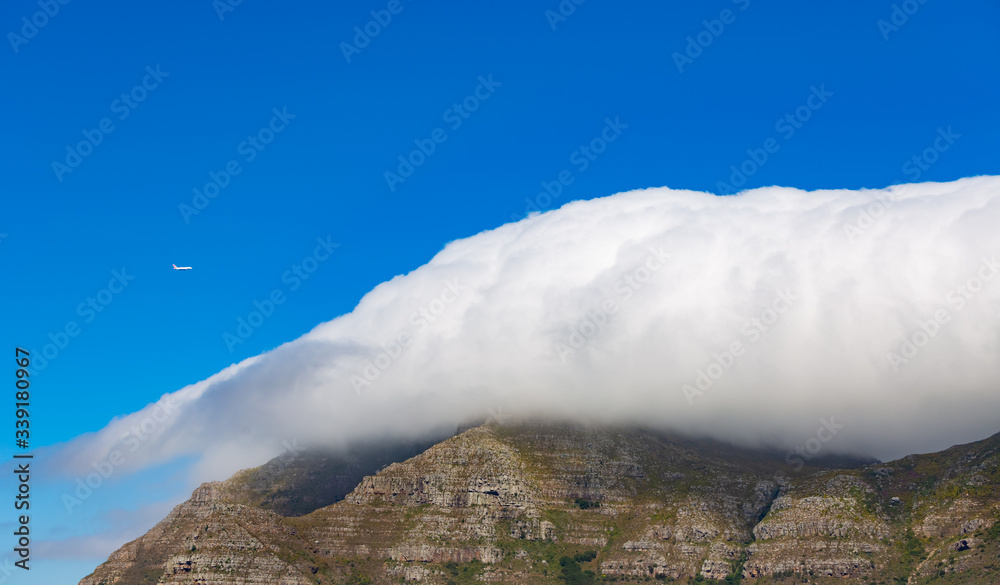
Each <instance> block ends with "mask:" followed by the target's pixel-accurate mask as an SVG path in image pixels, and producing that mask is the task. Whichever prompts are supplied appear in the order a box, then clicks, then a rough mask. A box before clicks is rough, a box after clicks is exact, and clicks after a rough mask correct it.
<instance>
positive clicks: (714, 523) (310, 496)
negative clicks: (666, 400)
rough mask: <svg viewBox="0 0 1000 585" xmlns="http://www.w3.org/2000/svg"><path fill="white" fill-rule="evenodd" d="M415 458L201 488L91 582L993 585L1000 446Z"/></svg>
mask: <svg viewBox="0 0 1000 585" xmlns="http://www.w3.org/2000/svg"><path fill="white" fill-rule="evenodd" d="M408 449H409V450H410V451H417V450H418V447H417V446H415V445H410V446H409V447H408ZM408 455H409V453H408V451H407V449H397V450H394V451H393V450H390V451H383V452H382V455H381V457H382V459H380V460H378V461H377V462H376V463H377V464H378V465H376V466H375V469H379V468H381V466H382V464H383V463H385V462H387V461H388V460H389V459H392V458H394V457H395V458H397V459H401V460H398V461H396V462H393V463H391V464H388V466H386V467H384V468H382V469H381V470H380V471H378V472H377V473H375V472H372V473H367V471H368V470H370V469H372V467H373V466H372V465H371V464H368V466H367V467H365V473H359V469H360V468H361V467H363V466H361V465H359V463H358V460H357V459H356V458H347V459H345V460H343V461H341V460H336V459H335V458H334V459H331V458H330V457H329V456H325V455H324V456H320V455H307V456H303V457H301V458H299V459H297V460H296V461H295V462H294V463H293V464H287V463H285V464H284V466H283V467H282V468H280V469H278V468H277V463H276V462H273V461H272V462H271V463H269V464H268V465H265V466H262V467H261V468H257V469H255V470H248V471H244V472H240V473H238V474H236V475H235V476H234V477H233V478H230V479H229V480H227V481H225V482H215V483H210V484H205V485H203V486H201V487H199V488H198V489H197V490H196V491H195V492H194V494H193V495H192V497H191V499H189V500H188V501H187V502H185V503H183V504H181V505H179V506H177V507H176V508H175V509H174V510H173V511H172V512H171V513H170V515H168V516H167V517H166V518H165V519H164V520H163V521H162V522H160V523H159V524H158V525H157V526H156V527H154V528H153V529H152V530H150V531H149V532H148V533H147V534H146V535H144V536H142V537H140V538H139V539H137V540H135V541H133V542H131V543H128V544H126V545H125V546H123V547H122V548H121V549H119V550H118V551H116V552H115V553H114V554H113V555H112V556H111V557H110V558H109V559H108V561H107V562H106V563H104V564H102V565H101V566H100V567H98V568H97V570H96V571H95V572H94V573H93V574H91V575H90V576H88V577H86V578H85V579H83V580H82V581H81V582H80V584H81V585H115V584H128V585H133V584H142V583H149V584H153V583H162V584H170V585H175V584H176V585H180V584H194V583H199V584H206V585H207V584H222V583H226V584H258V583H259V584H264V583H267V584H274V583H279V584H282V585H293V584H294V585H300V584H302V585H304V584H316V585H322V584H334V583H337V584H340V583H350V584H355V585H357V584H362V583H368V584H373V585H374V584H383V583H403V582H414V583H426V584H440V585H460V584H470V583H510V584H518V585H524V584H532V585H533V584H545V583H553V584H555V583H568V584H587V583H603V582H620V583H633V582H646V581H664V582H671V581H675V582H684V583H686V582H694V581H698V582H709V583H710V582H712V581H713V580H719V582H724V583H734V582H739V581H743V582H746V583H781V582H788V583H843V584H845V585H847V584H853V583H865V584H866V585H867V584H870V583H878V584H886V585H889V584H896V583H920V584H931V583H942V584H943V583H973V584H977V583H984V584H985V583H990V584H994V583H1000V523H997V522H996V520H997V518H998V515H1000V435H997V436H994V437H991V438H990V439H986V440H984V441H980V442H977V443H972V444H969V445H961V446H956V447H952V448H951V449H948V450H946V451H942V452H940V453H935V454H929V455H914V456H909V457H906V458H903V459H900V460H898V461H894V462H890V463H874V464H869V465H858V466H856V467H853V468H838V467H832V466H817V465H813V466H811V467H809V466H807V467H805V468H803V469H801V470H796V469H795V468H794V467H791V466H789V465H787V464H786V463H785V462H784V460H783V458H781V457H778V456H774V455H773V454H768V453H762V452H754V451H748V450H744V449H738V448H736V447H731V446H726V445H721V444H718V443H712V442H708V441H694V440H685V439H681V438H678V437H671V436H668V435H664V434H662V433H657V432H654V431H649V430H640V429H614V428H586V427H579V426H572V425H565V424H543V423H519V424H510V425H500V424H486V425H482V426H478V427H475V428H472V429H470V430H467V431H465V432H462V433H460V434H458V435H456V436H453V437H451V438H449V439H446V440H444V441H441V442H440V443H437V444H435V445H433V446H431V447H430V448H428V449H426V450H419V452H418V453H414V456H412V457H409V458H405V457H406V456H408ZM372 456H373V455H372V453H368V455H367V457H372ZM375 456H376V458H377V454H376V455H375ZM324 457H325V459H324ZM320 460H322V461H324V462H325V463H317V462H318V461H320ZM345 470H353V473H354V475H353V476H352V475H351V472H349V471H346V472H345ZM338 474H339V475H338ZM331 478H332V479H331ZM338 478H339V479H338ZM352 482H353V483H354V485H355V487H354V488H353V490H351V491H349V492H348V491H347V490H346V489H344V485H346V484H349V483H352ZM317 485H328V486H333V487H332V488H328V489H325V490H318V491H317ZM334 488H336V489H334ZM337 490H339V491H337ZM330 500H335V501H334V502H332V503H331V502H330Z"/></svg>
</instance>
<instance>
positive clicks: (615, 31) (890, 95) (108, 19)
mask: <svg viewBox="0 0 1000 585" xmlns="http://www.w3.org/2000/svg"><path fill="white" fill-rule="evenodd" d="M43 4H44V2H43ZM52 5H53V6H58V12H57V13H56V14H55V15H54V16H51V17H47V18H46V17H42V16H34V15H35V14H36V13H39V11H41V10H42V8H40V4H39V3H37V2H29V1H24V0H17V1H14V2H8V3H5V4H4V6H3V8H2V9H0V14H2V20H0V22H2V23H3V27H4V32H5V33H11V34H7V35H6V37H7V41H8V44H7V46H6V47H5V49H3V50H0V55H2V56H0V59H2V62H3V71H4V77H5V84H4V90H3V91H2V92H0V95H2V98H0V99H2V105H3V109H4V111H5V112H6V116H5V118H6V119H5V120H4V130H5V134H6V136H7V140H6V141H5V148H4V156H3V162H2V163H0V164H2V165H3V172H2V173H0V181H2V182H3V184H2V187H0V188H2V191H3V193H4V213H3V215H2V216H0V234H5V237H4V238H3V239H2V240H0V264H2V267H3V272H4V274H5V275H6V286H5V287H4V291H3V293H2V294H3V295H4V301H5V302H4V306H5V309H6V310H5V311H4V325H5V326H4V328H3V331H4V334H3V340H4V345H5V346H6V347H7V348H8V350H9V351H10V352H11V353H12V354H13V348H14V347H15V346H20V347H25V348H27V349H30V350H32V351H34V352H37V353H41V352H42V350H43V349H44V348H45V346H46V344H49V343H52V344H53V345H52V347H51V348H50V349H49V355H51V356H53V357H52V358H51V359H48V360H46V362H47V363H46V364H45V366H44V368H40V367H39V363H40V362H38V361H36V368H35V369H36V372H35V376H34V377H33V378H32V383H33V388H34V389H35V392H34V393H33V395H32V403H33V404H32V411H31V415H32V419H31V422H32V427H31V428H32V436H31V439H32V446H33V447H43V446H49V445H55V444H57V443H61V442H65V441H68V440H71V439H73V438H74V437H77V436H79V435H81V434H83V433H88V432H94V431H97V430H99V429H101V428H102V427H104V426H105V425H106V424H107V423H108V421H110V420H111V419H113V418H114V417H116V416H120V415H123V414H126V413H129V412H133V411H136V410H138V409H140V408H142V407H143V406H145V405H147V404H149V403H150V402H153V401H155V400H156V399H157V398H159V397H160V396H161V395H163V394H164V393H167V392H171V391H174V390H177V389H179V388H181V387H183V386H185V385H187V384H191V383H194V382H197V381H199V380H202V379H204V378H206V377H208V376H210V375H211V374H213V373H215V372H218V371H219V370H221V369H223V368H224V367H226V366H228V365H230V364H232V363H235V362H238V361H240V360H242V359H244V358H246V357H249V356H253V355H256V354H258V353H260V352H262V351H266V350H268V349H271V348H274V347H276V346H278V345H279V344H281V343H283V342H286V341H289V340H292V339H294V338H296V337H298V336H300V335H302V334H303V333H305V332H307V331H309V330H310V329H312V328H313V327H314V326H316V325H317V324H319V323H322V322H324V321H328V320H330V319H332V318H334V317H336V316H338V315H341V314H344V313H347V312H349V311H350V310H351V309H352V308H353V307H354V306H355V305H356V304H357V302H358V301H359V299H360V298H361V297H362V296H363V295H364V294H365V293H366V292H367V291H369V290H371V289H372V287H374V286H375V285H377V284H378V283H381V282H384V281H386V280H388V279H390V278H392V277H393V276H395V275H398V274H403V273H406V272H409V271H411V270H413V269H415V268H417V267H418V266H420V265H422V264H424V263H425V262H427V260H428V259H430V258H431V257H432V256H433V255H434V254H435V253H436V252H438V251H439V250H440V249H441V248H442V247H443V245H444V244H445V243H447V242H449V241H451V240H454V239H456V238H462V237H467V236H470V235H473V234H476V233H478V232H481V231H483V230H486V229H491V228H494V227H496V226H498V225H500V224H503V223H506V222H509V221H512V220H513V219H516V218H520V217H523V216H524V215H525V212H526V211H527V210H529V209H531V208H532V207H531V205H532V204H534V205H536V206H538V208H540V209H547V208H552V207H557V206H560V205H562V204H564V203H566V202H568V201H571V200H577V199H590V198H594V197H600V196H605V195H609V194H612V193H616V192H621V191H626V190H630V189H638V188H646V187H658V186H668V187H671V188H679V189H694V190H705V191H713V192H720V191H724V189H722V188H721V187H720V182H727V183H732V181H733V178H732V177H733V170H731V168H730V167H731V165H733V166H735V167H737V168H739V167H740V166H743V165H744V163H747V161H748V160H750V161H753V159H754V158H756V161H753V163H752V164H749V163H747V164H746V165H745V169H752V172H750V173H745V174H746V175H748V176H746V182H745V184H743V185H742V186H741V187H740V188H752V187H759V186H766V185H783V186H792V187H798V188H802V189H818V188H865V187H871V188H876V187H883V186H886V185H890V184H894V183H899V182H909V181H917V180H919V181H949V180H954V179H957V178H961V177H966V176H973V175H980V174H1000V157H998V156H997V155H998V153H1000V111H998V109H997V108H996V95H997V89H998V87H997V81H996V80H997V73H998V65H1000V38H998V36H997V35H996V31H997V29H998V26H1000V7H998V5H997V4H996V3H995V2H987V1H985V0H979V1H969V2H961V3H946V2H941V1H939V0H928V1H927V2H926V3H924V4H919V3H916V2H912V3H903V4H902V5H899V6H902V7H903V8H907V9H909V10H910V11H911V12H912V14H909V15H906V14H905V13H904V12H903V11H902V8H899V9H898V10H896V9H895V8H894V6H895V5H894V4H893V3H892V2H884V3H883V2H860V1H848V2H842V3H837V4H832V3H827V4H820V5H812V6H808V7H807V6H803V5H800V4H796V3H764V2H758V1H757V0H749V1H747V0H740V1H738V2H732V1H729V0H725V1H723V0H718V1H712V2H698V3H684V4H683V5H682V6H672V5H670V4H665V3H659V2H655V3H654V2H626V3H609V2H601V1H600V0H589V1H587V2H583V3H582V4H580V5H579V6H576V5H575V4H572V3H571V2H569V1H568V0H567V1H564V2H563V3H562V5H560V4H559V3H558V2H556V1H555V0H553V1H551V2H538V3H532V2H520V1H513V2H507V3H501V4H496V3H494V4H486V5H481V6H474V7H466V6H462V7H457V6H455V5H440V4H433V3H425V2H421V1H419V0H417V1H415V2H414V1H411V0H401V1H400V2H399V3H398V4H397V3H393V2H386V1H381V0H379V1H372V2H352V3H320V2H300V3H291V4H283V5H281V6H278V5H276V4H267V3H261V2H252V1H246V2H242V3H240V4H239V5H237V6H235V7H231V8H232V9H231V10H226V11H224V12H222V13H221V14H222V15H221V17H220V11H219V8H218V5H220V2H216V3H215V5H213V3H212V2H211V1H209V0H199V1H197V2H193V1H189V0H180V1H178V2H172V3H161V4H156V5H143V6H137V5H135V4H133V3H125V2H120V1H118V2H116V1H105V2H79V1H78V2H69V3H68V4H65V5H62V4H57V3H56V2H55V1H54V0H53V3H52ZM560 6H562V7H563V8H562V10H563V11H564V12H565V13H567V14H566V15H565V16H563V17H560V18H556V17H554V16H553V14H556V13H558V12H559V11H560ZM569 6H572V7H573V11H572V13H569V12H570V11H569V10H568V9H567V7H569ZM914 7H915V8H916V10H915V11H914V10H913V9H914ZM387 8H392V9H394V10H395V11H396V12H397V13H396V14H391V20H390V21H389V22H388V23H387V24H385V25H384V26H381V25H379V26H377V27H376V26H375V25H371V24H369V22H370V21H372V20H373V19H374V18H376V17H375V16H373V15H372V11H375V12H376V13H377V14H379V18H382V19H383V21H384V20H385V19H386V14H387ZM50 10H54V8H51V7H50ZM547 11H551V13H549V14H547ZM894 11H895V19H896V20H895V22H896V24H897V25H898V26H896V25H893V26H892V27H889V26H887V25H882V26H881V27H880V25H879V21H880V20H883V21H886V22H888V23H892V22H893V20H892V19H893V18H894ZM904 16H905V22H904ZM22 17H23V18H25V19H27V21H31V20H32V19H33V18H34V19H35V22H36V24H37V23H44V24H43V25H42V26H35V25H25V21H23V20H22ZM716 21H717V22H716ZM366 25H368V27H369V30H370V31H372V30H375V29H380V30H378V34H377V35H375V36H374V37H373V38H370V39H368V42H367V44H365V43H364V39H360V40H361V44H365V46H364V47H363V48H360V49H358V50H357V51H353V50H352V51H349V52H350V53H351V54H350V60H349V61H348V59H347V58H345V55H344V53H345V49H344V43H352V44H353V43H354V42H355V37H356V36H357V33H356V32H355V27H359V28H361V29H364V28H365V27H366ZM32 27H34V28H32ZM22 29H24V30H22ZM12 35H15V36H12ZM16 35H23V38H18V37H17V36H16ZM699 35H700V37H699ZM28 37H30V38H28ZM688 37H690V38H691V39H693V41H692V40H689V38H688ZM699 39H700V40H702V41H704V42H703V44H704V45H707V46H704V47H701V46H697V47H696V44H697V42H698V40H699ZM707 39H710V40H711V42H710V43H709V42H707ZM692 42H693V43H695V44H692ZM678 55H685V56H686V58H684V57H678ZM678 63H680V64H681V66H680V67H679V66H678ZM144 84H145V85H144ZM477 92H478V95H477ZM123 94H129V95H127V96H126V97H125V98H123ZM820 96H822V97H820ZM456 104H459V107H460V108H461V111H459V110H457V109H456ZM462 104H466V105H464V106H463V105H462ZM468 110H474V111H468ZM788 115H791V116H792V117H793V118H792V119H791V120H786V121H785V123H784V124H782V122H781V120H782V119H785V118H786V116H788ZM796 116H798V117H797V118H795V117H796ZM102 124H103V127H104V128H105V129H108V128H110V131H109V132H106V131H102V130H100V129H101V128H102ZM95 129H96V130H95ZM438 129H440V130H438ZM789 129H791V130H789ZM436 131H437V132H436ZM87 136H89V137H90V139H89V140H90V141H91V142H98V143H97V144H96V145H94V146H91V145H87V144H84V146H83V148H82V149H80V148H79V144H80V142H81V141H84V140H87ZM98 136H99V139H98V138H96V137H98ZM253 137H257V138H256V142H257V144H259V146H253V145H252V142H254V140H251V139H253ZM435 137H436V138H437V141H435ZM602 137H603V138H602ZM939 137H941V140H938V138H939ZM946 137H947V138H946ZM612 138H613V140H611V139H612ZM605 139H607V141H605ZM936 140H937V145H938V146H947V149H944V148H938V149H937V150H936V151H934V152H931V153H929V154H925V153H927V152H929V151H927V149H929V148H930V149H933V147H934V146H935V141H936ZM262 142H267V143H266V144H263V143H262ZM432 143H433V152H432V153H430V154H426V155H424V156H421V155H420V154H417V155H413V154H412V153H413V151H414V150H417V149H419V147H420V145H423V148H424V149H425V151H426V152H430V144H432ZM67 147H69V148H70V149H72V150H74V151H76V154H69V155H68V154H67ZM582 149H586V150H582ZM595 151H599V153H598V152H595ZM764 153H766V157H767V158H766V161H764V160H763V159H762V158H761V157H763V156H764ZM67 156H69V157H70V161H76V162H78V163H79V164H78V165H77V166H75V167H74V168H72V170H71V171H69V172H66V171H65V169H62V170H60V168H59V167H58V164H60V163H61V164H65V165H67V166H69V162H68V161H67ZM75 156H79V160H78V161H77V159H75V158H74V157H75ZM400 156H403V157H404V158H410V159H411V161H420V160H421V159H422V162H421V163H420V164H415V165H414V168H413V169H412V171H413V172H412V174H411V175H410V176H409V177H406V178H405V180H404V181H402V182H396V181H393V180H391V179H390V180H389V181H387V178H386V173H387V172H393V173H398V172H399V171H400V169H399V167H400V161H399V159H398V157H400ZM914 156H917V157H920V158H919V159H918V160H917V161H914V160H913V157H914ZM931 158H933V161H931V160H930V159H931ZM231 161H235V162H231ZM761 161H763V162H761ZM908 161H909V166H905V165H907V164H908ZM54 163H56V164H55V166H54ZM227 165H228V166H229V168H230V169H238V174H235V175H231V176H229V175H228V173H227V176H224V175H221V174H220V173H222V172H224V171H226V168H227ZM213 175H214V176H215V177H221V178H219V179H218V184H220V187H219V188H218V189H217V190H218V194H217V196H215V197H214V199H211V200H209V201H208V204H207V206H205V207H204V208H203V209H201V210H200V211H199V212H198V213H197V214H194V215H192V214H190V213H188V214H185V212H184V209H183V208H182V207H181V206H182V205H188V206H192V207H193V206H194V198H195V193H194V192H193V189H198V190H199V191H201V190H204V189H205V186H206V184H208V183H210V181H212V176H213ZM560 177H561V178H562V180H563V184H561V185H559V187H558V189H560V190H561V192H560V193H559V195H558V197H555V198H549V197H547V196H545V195H542V196H539V193H543V192H544V191H543V186H544V185H545V184H548V185H549V189H550V190H553V191H555V190H556V189H557V187H555V186H554V185H555V183H558V182H559V181H560ZM390 183H393V184H392V185H390ZM209 190H210V191H214V190H215V187H209ZM526 200H527V201H526ZM318 241H319V242H326V245H325V246H324V245H322V244H321V243H319V242H318ZM333 244H335V245H333ZM171 263H176V264H178V265H182V266H193V267H194V269H193V270H191V271H188V272H175V271H173V270H171V268H170V265H171ZM310 268H312V269H314V270H313V271H312V272H309V269H310ZM115 271H117V274H116V273H115ZM123 272H124V274H122V273H123ZM300 272H301V274H306V275H307V276H308V278H305V277H302V276H301V274H300ZM120 283H125V284H127V285H126V286H122V285H121V284H120ZM296 283H297V284H296ZM105 289H107V290H105ZM102 291H104V292H102ZM273 291H278V295H279V298H282V299H283V301H282V302H281V303H280V304H277V305H276V306H275V307H274V311H273V313H272V314H271V315H270V316H269V317H267V318H266V319H265V320H264V321H263V322H262V323H260V324H259V326H257V327H255V328H253V330H252V335H250V336H249V337H248V338H247V339H245V340H242V339H241V340H240V341H241V342H239V343H235V342H233V341H232V340H233V339H234V338H233V337H229V338H228V339H229V343H228V344H227V338H226V337H225V334H227V333H228V334H231V335H238V332H237V327H238V325H239V321H238V319H240V318H244V319H245V318H246V317H247V316H248V315H249V314H250V313H251V312H252V311H253V310H254V308H255V306H254V303H255V301H257V302H258V303H263V302H264V301H265V300H266V299H268V298H269V297H270V296H271V295H272V294H273ZM88 298H93V299H94V301H93V303H96V306H97V307H99V308H100V309H101V310H100V312H98V311H97V309H96V308H88V305H87V303H88ZM102 299H103V301H107V304H106V306H105V304H104V303H103V302H102ZM91 311H92V312H91ZM70 322H73V323H74V324H75V325H76V326H77V327H78V334H77V335H76V336H74V337H72V338H69V337H67V338H66V339H62V335H61V333H60V332H63V331H65V330H66V327H67V324H69V323H70ZM71 329H72V330H74V331H77V329H75V328H73V327H72V325H71ZM53 338H54V339H55V341H52V339H53ZM60 341H64V342H65V343H60ZM56 344H60V345H64V346H65V347H62V348H58V347H56ZM56 350H58V351H56ZM10 367H11V370H13V364H11V365H10ZM12 411H13V409H11V412H12ZM11 416H12V415H8V418H10V417H11ZM11 423H12V421H11ZM168 467H170V466H168ZM176 472H177V470H176V468H173V467H171V468H170V469H166V470H161V473H160V475H159V476H158V477H159V478H161V479H162V478H164V477H170V474H173V473H176ZM43 489H44V488H43ZM153 498H154V499H155V498H159V500H156V501H162V502H169V501H173V500H172V498H176V493H173V492H171V493H166V491H165V492H164V493H162V494H158V495H156V496H153ZM103 505H105V506H107V508H102V509H105V510H110V509H112V507H113V506H114V503H113V502H107V503H105V504H103ZM138 505H139V503H136V506H138ZM0 520H3V521H6V520H9V519H8V518H0ZM75 521H76V520H72V519H66V518H62V517H60V518H59V519H58V520H56V519H53V520H52V521H51V522H48V523H47V524H46V522H45V520H44V519H39V522H40V524H39V528H38V530H39V531H40V538H46V537H48V538H52V539H55V538H57V536H56V535H57V534H58V535H59V537H66V535H72V534H80V533H85V532H86V531H85V530H84V529H82V528H80V527H78V526H76V527H75V526H73V522H75ZM146 528H148V526H146ZM46 530H48V531H50V532H49V534H48V535H46V532H45V531H46ZM136 530H137V531H138V532H142V531H143V530H144V528H143V529H142V530H140V529H139V528H138V527H137V528H136ZM74 531H76V532H74ZM138 532H137V533H138ZM100 560H101V559H100V558H86V559H83V560H78V562H77V561H73V562H69V561H61V562H60V563H62V564H60V563H57V562H55V561H54V562H53V563H52V564H51V565H50V566H49V568H48V569H45V568H44V567H42V568H40V570H41V571H45V570H49V571H57V569H58V571H64V572H63V573H58V576H59V577H60V578H65V579H70V578H71V577H72V578H73V579H76V578H79V577H81V576H82V575H83V574H85V573H86V572H87V571H86V570H84V571H83V573H81V572H80V570H81V567H86V566H89V567H91V568H92V567H93V566H94V565H95V564H96V562H99V561H100ZM73 563H76V564H73ZM43 574H44V573H43ZM51 575H53V576H55V575H57V572H53V573H51ZM33 576H34V575H33ZM14 578H15V579H18V581H15V582H29V581H24V578H23V577H22V576H21V575H17V574H15V575H14ZM53 578H55V577H53ZM38 582H42V581H38ZM52 582H55V581H52ZM67 582H68V581H67Z"/></svg>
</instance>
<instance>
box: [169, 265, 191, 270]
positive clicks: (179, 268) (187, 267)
mask: <svg viewBox="0 0 1000 585" xmlns="http://www.w3.org/2000/svg"><path fill="white" fill-rule="evenodd" d="M171 266H173V267H174V270H191V267H190V266H178V265H176V264H171Z"/></svg>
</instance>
